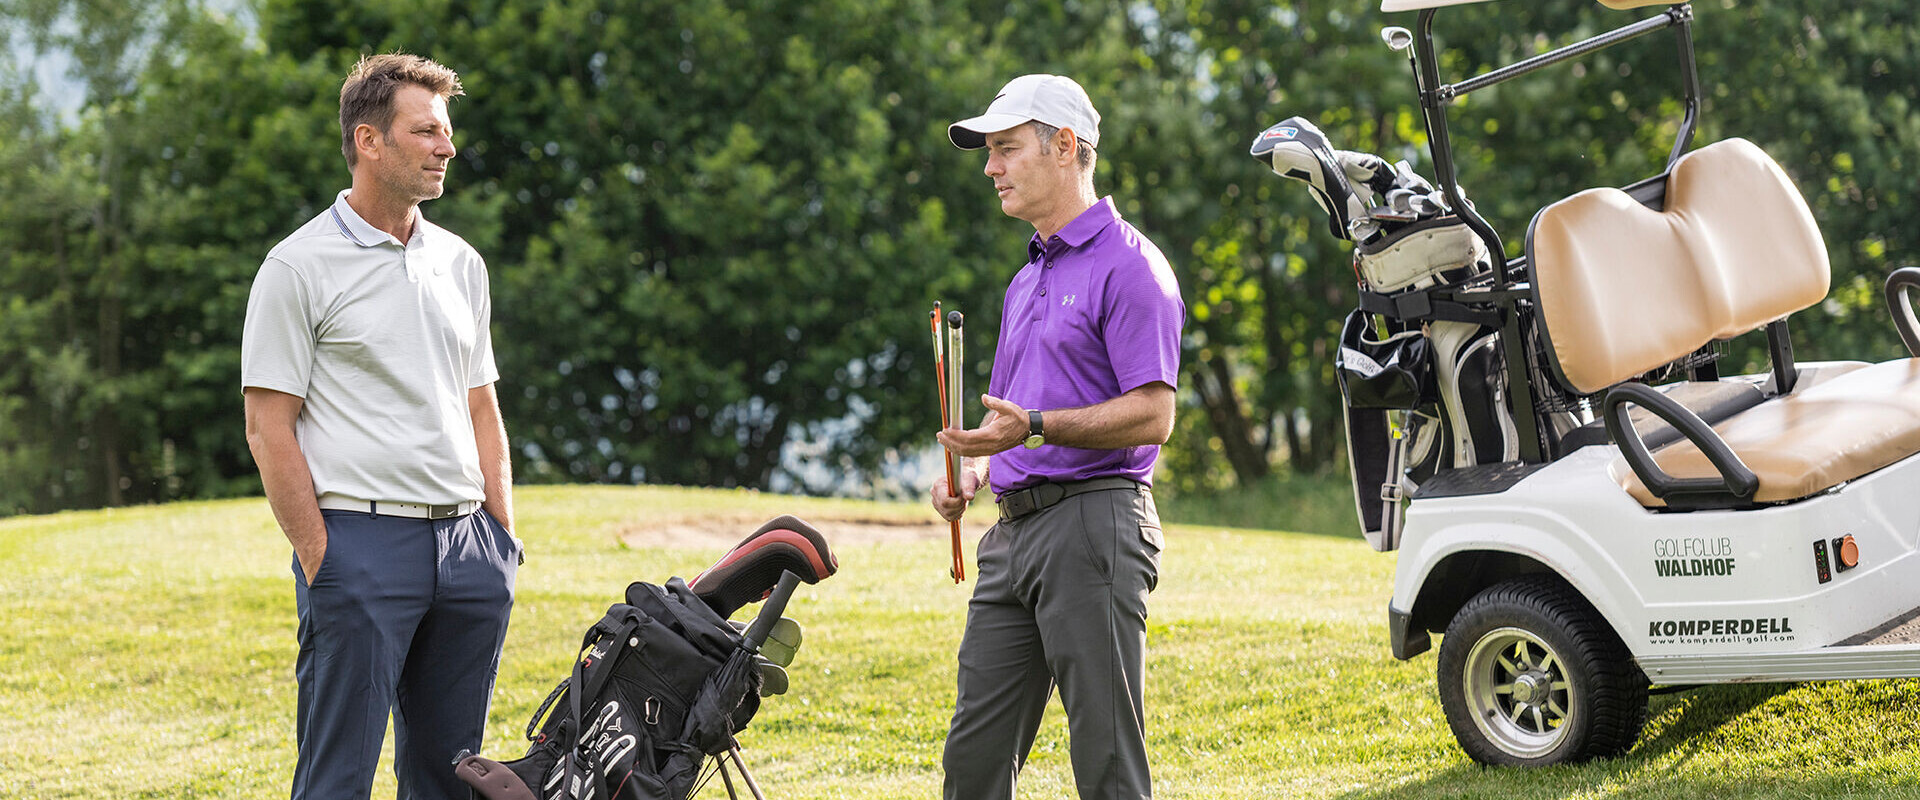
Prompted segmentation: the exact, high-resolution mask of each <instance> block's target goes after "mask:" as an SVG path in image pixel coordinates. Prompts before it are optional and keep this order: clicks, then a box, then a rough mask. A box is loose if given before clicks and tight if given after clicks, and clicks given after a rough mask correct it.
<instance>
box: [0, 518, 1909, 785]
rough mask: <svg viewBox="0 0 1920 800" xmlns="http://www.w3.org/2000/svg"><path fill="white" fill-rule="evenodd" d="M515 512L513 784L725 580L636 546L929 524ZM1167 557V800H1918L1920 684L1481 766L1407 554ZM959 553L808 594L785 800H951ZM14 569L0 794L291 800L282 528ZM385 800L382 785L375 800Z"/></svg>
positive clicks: (61, 543) (1848, 688)
mask: <svg viewBox="0 0 1920 800" xmlns="http://www.w3.org/2000/svg"><path fill="white" fill-rule="evenodd" d="M519 508H520V523H521V530H522V535H523V536H524V537H525V538H526V539H527V540H528V542H529V545H530V547H531V550H532V552H531V555H530V557H529V559H528V561H527V564H526V567H525V568H524V570H523V571H522V572H521V577H520V586H519V602H518V606H517V607H516V609H515V612H514V625H513V629H512V632H511V634H510V635H509V637H508V641H507V649H506V653H505V658H504V665H503V668H502V673H501V676H500V681H499V686H498V692H497V695H496V698H495V703H494V709H493V716H492V719H491V721H490V726H489V734H488V735H489V740H488V745H487V753H488V754H489V755H492V756H495V757H499V758H505V757H511V756H513V755H517V754H518V753H519V752H520V751H521V750H522V749H523V744H524V743H523V741H522V740H521V735H520V733H521V728H522V726H523V725H524V724H525V722H526V719H527V716H528V715H529V714H530V713H531V712H532V710H533V708H534V706H535V705H537V704H538V703H539V701H540V700H541V698H543V697H544V696H545V695H546V693H547V691H548V690H549V689H550V688H552V685H553V684H554V682H555V681H557V680H558V679H559V678H560V676H561V675H562V674H564V670H565V666H566V663H567V661H568V659H569V656H570V655H571V649H572V648H573V647H575V646H577V644H578V642H579V636H580V632H581V630H582V629H583V628H584V627H585V626H586V625H588V624H590V623H591V622H592V621H593V620H594V619H597V618H598V615H599V613H600V612H601V611H603V610H604V608H605V606H606V605H607V604H608V603H609V602H611V601H612V600H613V599H614V598H616V597H617V596H618V595H619V594H620V592H621V590H622V589H623V588H624V587H625V585H626V584H627V582H629V581H632V580H635V579H646V580H653V581H658V580H663V579H664V578H665V577H666V576H668V575H673V574H680V575H691V574H693V572H694V571H696V570H698V569H699V568H700V567H702V566H704V565H705V564H706V563H707V562H709V561H711V560H712V559H713V558H714V557H715V556H716V555H717V553H716V552H714V551H712V550H710V549H697V548H696V549H656V548H645V547H642V548H628V547H625V546H623V545H621V544H620V543H619V542H618V534H619V533H620V532H621V531H623V530H629V529H630V526H632V525H634V524H636V523H639V522H642V521H659V520H663V519H671V518H674V517H681V518H691V517H699V516H703V515H711V514H725V515H730V518H733V519H752V518H756V517H770V516H773V515H774V514H777V513H782V512H787V511H793V512H795V513H799V514H801V515H802V516H813V517H816V518H827V517H833V516H847V515H852V516H859V517H863V518H879V519H888V518H892V519H902V520H906V519H912V520H923V519H925V518H926V516H927V515H928V514H929V513H930V512H927V511H925V510H923V509H921V508H919V507H916V506H879V505H870V504H861V503H849V502H838V501H818V500H801V499H795V498H787V497H777V496H770V495H760V494H753V493H747V492H707V491H690V490H678V489H665V488H638V489H632V488H526V489H522V490H521V491H520V493H519ZM741 524H742V526H743V530H742V531H741V533H742V534H744V533H745V532H746V531H745V530H744V527H745V525H746V524H747V523H741ZM823 527H824V528H825V529H826V530H827V532H828V534H829V535H832V527H831V525H823ZM1167 540H1168V551H1167V553H1166V556H1165V560H1164V562H1163V569H1162V576H1161V582H1160V589H1159V591H1158V592H1156V593H1155V595H1154V598H1153V604H1152V607H1153V618H1152V620H1151V632H1150V643H1149V658H1150V660H1151V663H1150V665H1149V677H1150V680H1149V684H1148V706H1149V711H1150V713H1151V719H1150V721H1149V734H1150V736H1151V747H1152V753H1153V757H1154V768H1155V776H1156V783H1157V795H1158V796H1159V797H1162V798H1266V797H1275V798H1294V797H1298V798H1322V797H1335V798H1347V799H1348V800H1389V799H1393V800H1398V799H1400V798H1430V797H1432V798H1493V797H1501V798H1543V797H1551V798H1599V797H1609V798H1611V797H1622V798H1698V797H1717V798H1733V797H1765V798H1814V797H1818V798H1829V797H1849V796H1851V797H1875V798H1878V797H1914V798H1920V755H1916V753H1917V752H1920V751H1917V749H1916V746H1917V745H1920V683H1916V682H1915V681H1910V680H1908V681H1869V682H1855V683H1830V684H1803V685H1790V686H1743V687H1720V688H1708V689H1700V690H1695V691H1692V692H1688V693H1684V694H1680V695H1672V696H1664V697H1659V698H1656V699H1655V700H1654V704H1653V709H1652V714H1653V721H1652V723H1651V724H1650V725H1649V727H1648V731H1647V734H1646V736H1645V737H1644V738H1643V739H1642V741H1641V743H1640V744H1639V746H1637V747H1636V748H1635V749H1634V750H1633V751H1632V752H1631V753H1629V754H1628V755H1626V756H1625V757H1623V758H1620V759H1616V760H1613V761H1607V762H1601V763H1597V764H1590V765H1585V766H1580V767H1568V768H1553V769H1543V770H1532V771H1517V770H1491V769H1480V768H1476V767H1474V766H1472V765H1470V764H1469V763H1468V762H1467V761H1466V759H1465V757H1464V756H1463V755H1462V754H1461V753H1460V751H1459V750H1458V748H1456V747H1455V746H1454V744H1453V741H1452V737H1451V735H1450V734H1449V733H1448V731H1447V728H1446V724H1445V723H1444V721H1443V720H1442V719H1441V716H1440V711H1439V707H1438V703H1437V701H1436V699H1435V697H1434V690H1433V686H1432V684H1433V678H1432V672H1431V671H1432V669H1433V656H1432V655H1425V656H1421V657H1419V658H1416V659H1414V660H1413V661H1411V662H1405V663H1402V662H1396V661H1394V660H1393V659H1392V658H1390V657H1389V656H1388V655H1387V648H1386V642H1385V635H1386V631H1385V626H1384V624H1383V623H1384V616H1385V613H1384V612H1385V604H1386V595H1387V592H1388V587H1389V583H1390V577H1391V571H1392V568H1393V560H1392V557H1391V556H1386V555H1380V554H1375V553H1372V552H1370V551H1368V550H1367V549H1366V547H1365V545H1363V544H1361V543H1360V542H1359V541H1357V540H1355V539H1351V538H1340V537H1330V536H1320V535H1301V534H1293V533H1270V532H1260V531H1250V530H1239V529H1226V528H1219V527H1203V526H1176V527H1174V528H1173V529H1171V530H1170V531H1169V533H1168V536H1167ZM944 548H945V544H944V542H943V541H938V540H933V541H923V542H907V543H890V544H869V545H852V544H849V545H844V546H841V547H839V548H836V549H837V552H838V554H839V556H840V562H841V566H842V571H841V573H840V575H838V576H836V577H835V578H833V579H832V580H829V581H827V582H825V583H823V584H821V585H820V586H818V587H803V589H802V591H801V592H800V594H799V595H798V596H797V598H796V600H795V603H794V606H793V609H792V611H791V612H790V613H791V615H792V616H794V617H795V618H797V619H799V620H800V621H801V622H802V624H803V625H804V626H805V627H806V634H807V643H806V645H805V647H804V648H803V649H802V651H801V653H800V658H799V660H798V661H796V662H795V664H794V669H793V691H792V693H790V694H789V695H787V696H785V697H780V698H774V699H772V700H770V701H769V702H768V703H767V704H766V706H765V707H764V709H763V710H762V712H761V713H760V716H759V717H757V718H756V719H755V721H754V724H753V726H752V727H751V728H749V729H748V731H747V732H746V733H745V734H743V735H742V739H743V741H744V744H745V746H746V748H747V751H748V752H747V755H748V758H749V759H750V762H751V763H753V764H754V765H755V766H756V770H757V773H758V775H759V777H760V780H761V783H762V785H763V786H765V787H766V788H767V790H768V792H769V794H770V795H771V796H773V797H776V798H787V799H793V798H836V799H843V798H876V799H877V798H899V797H931V796H937V794H938V787H939V782H940V773H939V752H940V742H941V738H942V736H943V734H944V732H945V728H946V722H947V717H948V715H949V713H950V712H951V704H952V699H953V651H954V648H955V647H956V646H957V644H958V641H959V637H960V632H961V625H962V621H963V614H964V608H965V601H966V596H967V593H968V592H969V591H970V589H971V585H970V584H969V585H967V586H960V587H956V586H954V585H953V584H952V583H951V582H950V581H948V580H947V579H946V578H945V575H944V572H945V564H946V556H945V554H944V552H943V550H944ZM0 566H3V567H4V570H3V571H0V609H4V610H0V614H4V615H5V617H6V618H5V624H4V626H0V796H4V797H9V798H13V797H19V798H107V797H112V798H212V797H219V798H259V797H278V796H283V795H284V793H285V785H286V778H287V774H288V771H289V770H290V769H291V764H292V759H293V746H292V730H293V690H294V684H293V677H292V662H293V655H294V641H293V628H294V615H293V592H292V586H291V582H290V581H291V574H290V571H289V555H288V550H287V546H286V543H285V541H284V539H282V538H281V536H280V533H279V532H278V530H277V529H276V528H275V527H274V526H273V522H272V519H271V516H270V514H269V513H268V511H267V508H266V505H265V504H264V502H262V501H258V500H254V501H237V502H220V503H192V504H177V505H170V506H163V507H147V508H132V509H119V510H111V511H99V512H86V513H69V514H59V515H52V516H45V517H29V518H15V519H9V520H4V521H0ZM1060 716H1061V715H1060V714H1059V713H1058V710H1057V706H1056V709H1055V710H1054V712H1053V713H1052V714H1050V716H1049V719H1048V722H1047V725H1046V727H1045V728H1044V729H1043V731H1042V732H1041V735H1040V738H1039V740H1038V744H1037V745H1036V748H1035V753H1034V755H1033V758H1032V759H1031V760H1030V762H1029V765H1028V768H1027V771H1026V773H1025V775H1024V776H1023V781H1022V788H1023V792H1022V795H1023V796H1024V797H1030V798H1058V797H1067V796H1071V794H1072V789H1071V787H1072V778H1071V774H1070V769H1069V767H1068V761H1067V740H1066V733H1065V726H1064V724H1063V723H1062V721H1061V719H1060ZM392 793H393V789H392V778H391V776H390V774H389V773H387V771H386V769H385V768H383V769H382V775H381V778H380V783H379V784H378V786H377V787H376V789H375V796H376V797H388V796H391V795H392ZM701 796H702V797H709V798H710V797H717V796H721V795H720V794H719V793H718V792H717V790H716V789H709V790H708V791H707V792H705V793H704V794H702V795H701Z"/></svg>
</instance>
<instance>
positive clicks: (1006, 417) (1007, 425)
mask: <svg viewBox="0 0 1920 800" xmlns="http://www.w3.org/2000/svg"><path fill="white" fill-rule="evenodd" d="M980 405H983V406H986V407H987V411H988V412H989V413H988V414H987V417H986V419H983V420H981V421H980V427H978V428H973V429H970V430H962V429H960V428H947V429H945V430H942V431H940V435H939V437H938V438H939V439H940V445H941V446H942V447H945V448H947V449H948V450H952V451H953V452H955V453H959V454H960V455H962V456H965V457H967V458H978V457H980V456H990V455H993V454H995V453H999V452H1003V451H1006V450H1011V449H1013V448H1014V447H1015V446H1017V445H1019V444H1020V443H1021V442H1024V441H1026V439H1027V410H1026V409H1024V408H1021V407H1019V406H1017V405H1014V404H1013V403H1010V402H1008V401H1006V400H1002V399H1000V398H998V397H994V396H993V395H990V394H983V395H980Z"/></svg>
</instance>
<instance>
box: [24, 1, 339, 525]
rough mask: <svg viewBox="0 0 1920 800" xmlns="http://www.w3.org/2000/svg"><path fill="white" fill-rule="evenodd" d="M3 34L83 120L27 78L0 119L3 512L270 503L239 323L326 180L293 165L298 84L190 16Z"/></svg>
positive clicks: (97, 14)
mask: <svg viewBox="0 0 1920 800" xmlns="http://www.w3.org/2000/svg"><path fill="white" fill-rule="evenodd" d="M3 19H5V20H6V21H7V22H8V23H9V24H8V25H7V26H6V29H7V30H9V31H11V32H12V33H13V34H14V35H15V36H18V37H20V38H19V39H16V40H15V41H16V42H17V43H18V46H26V47H29V48H31V49H32V50H34V51H36V52H39V53H43V54H44V53H58V54H61V55H62V56H64V57H65V58H66V59H67V61H68V63H70V64H71V74H70V76H69V77H70V78H71V79H73V80H74V81H75V82H76V84H77V85H78V86H79V87H80V89H81V90H82V91H84V102H83V103H82V105H81V107H80V110H79V112H78V113H77V115H76V117H75V118H73V119H71V120H68V119H62V118H60V117H58V116H55V115H54V114H53V113H52V112H50V111H48V110H47V105H46V103H44V102H42V101H43V100H44V98H42V97H41V96H40V95H39V94H38V92H39V89H38V87H36V86H35V84H34V83H33V81H32V79H31V76H25V75H20V76H14V77H15V80H14V81H9V82H8V84H7V85H8V87H9V89H8V90H7V92H6V93H5V94H4V99H0V102H3V103H4V104H5V105H6V106H7V109H6V110H7V113H5V114H0V116H4V117H5V119H6V120H7V121H6V123H5V125H6V126H7V127H8V128H10V130H8V131H7V134H8V135H7V136H6V139H5V142H4V143H0V160H4V161H5V163H6V165H7V167H8V168H7V169H5V170H0V172H3V173H4V174H0V197H3V198H5V199H4V200H0V203H4V204H5V205H4V206H0V231H3V232H0V238H3V239H4V240H6V241H7V242H9V247H8V248H6V249H5V251H4V252H0V297H4V298H5V300H4V301H3V302H4V303H5V314H4V316H3V317H0V353H5V354H6V357H4V358H0V389H4V397H5V400H4V407H3V408H0V411H4V412H5V413H4V414H3V415H0V416H4V422H0V470H4V473H0V511H8V512H10V511H23V510H24V511H41V510H50V509H54V508H63V507H73V506H91V505H103V504H104V505H114V504H121V503H137V502H152V501H158V500H165V499H171V498H178V497H194V496H210V495H222V494H230V493H234V492H238V491H246V490H248V489H249V488H251V487H254V486H257V484H255V483H254V482H253V481H252V479H251V475H250V473H251V461H250V460H249V459H248V458H247V457H246V455H245V453H246V447H245V442H244V437H243V431H242V430H241V427H240V425H239V420H238V417H237V413H236V412H237V408H238V391H237V374H238V365H237V349H238V340H239V328H238V325H237V321H238V320H239V318H240V315H241V314H242V312H243V311H244V308H245V303H246V294H247V286H248V280H249V279H250V277H251V275H252V272H253V269H254V268H255V267H257V265H258V263H259V251H260V245H259V242H261V241H263V240H265V238H266V237H267V236H268V235H269V234H268V233H267V232H268V231H270V230H273V229H276V228H280V227H282V222H281V221H280V214H281V213H285V212H284V210H285V209H286V207H287V206H286V204H274V203H272V202H262V198H269V197H273V196H275V188H276V184H277V185H279V186H285V185H287V184H298V183H302V181H300V179H299V178H298V176H299V174H300V173H301V172H302V171H305V172H309V173H310V172H311V171H312V169H313V166H314V163H313V162H312V161H311V160H309V159H306V158H305V157H304V156H303V155H302V154H299V153H297V152H290V151H287V150H285V149H283V148H284V145H285V143H286V134H287V130H286V128H287V127H289V123H290V121H291V120H290V116H292V117H297V116H298V115H297V113H296V114H292V115H290V114H289V112H288V110H287V107H286V103H287V99H288V97H289V96H293V97H298V96H299V94H300V91H299V88H298V87H300V86H301V81H300V80H299V75H298V70H297V69H295V68H294V67H292V65H290V64H288V63H286V62H284V61H283V60H274V59H269V58H266V57H264V56H263V54H262V53H260V52H259V50H258V49H257V47H254V46H250V45H249V44H248V43H247V41H246V33H245V30H244V28H243V27H242V26H241V25H240V24H238V23H237V22H236V21H234V20H232V19H229V18H227V17H225V16H224V15H221V14H219V13H216V12H212V11H209V10H207V9H205V8H203V7H201V6H199V5H198V4H194V3H189V2H185V0H152V2H141V3H124V2H116V3H95V2H51V1H50V2H39V3H34V2H22V3H15V4H12V5H10V6H9V7H7V8H6V9H5V16H4V17H3ZM309 96H311V94H310V93H309ZM293 127H304V123H301V124H297V125H294V126H293ZM280 193H281V194H284V189H281V190H280ZM303 194H304V192H303ZM301 202H305V201H304V200H303V201H301Z"/></svg>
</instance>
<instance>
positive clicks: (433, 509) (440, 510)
mask: <svg viewBox="0 0 1920 800" xmlns="http://www.w3.org/2000/svg"><path fill="white" fill-rule="evenodd" d="M459 514H460V506H459V504H457V503H456V504H454V505H450V506H432V505H430V506H427V518H428V519H450V518H452V517H455V516H458V515H459Z"/></svg>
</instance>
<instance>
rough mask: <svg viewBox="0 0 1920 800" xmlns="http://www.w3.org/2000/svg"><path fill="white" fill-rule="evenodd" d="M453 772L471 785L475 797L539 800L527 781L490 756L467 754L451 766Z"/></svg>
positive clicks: (486, 799)
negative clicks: (482, 756)
mask: <svg viewBox="0 0 1920 800" xmlns="http://www.w3.org/2000/svg"><path fill="white" fill-rule="evenodd" d="M453 774H454V775H457V776H459V778H460V780H461V781H464V782H465V783H466V784H467V785H468V786H471V787H473V791H474V795H475V796H476V797H481V798H485V800H539V797H538V796H537V795H535V794H534V793H533V790H532V789H529V788H527V782H526V781H523V780H521V779H520V776H518V775H515V774H513V770H511V769H507V767H506V765H505V764H501V763H500V762H498V761H494V760H493V759H490V758H481V757H479V756H467V757H466V758H463V759H460V762H459V763H457V764H455V765H454V766H453Z"/></svg>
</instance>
